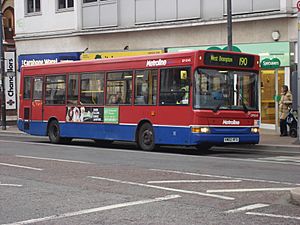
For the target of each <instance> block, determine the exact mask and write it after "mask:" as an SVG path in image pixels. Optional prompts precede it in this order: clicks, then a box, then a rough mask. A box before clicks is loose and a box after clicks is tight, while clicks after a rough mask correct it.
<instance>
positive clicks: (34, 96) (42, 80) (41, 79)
mask: <svg viewBox="0 0 300 225" xmlns="http://www.w3.org/2000/svg"><path fill="white" fill-rule="evenodd" d="M32 80H33V82H32V83H33V84H32V100H33V101H35V100H40V101H41V100H43V97H44V93H43V90H44V77H43V76H34V77H33V79H32ZM36 80H40V81H41V82H42V84H41V85H42V86H41V91H40V92H41V93H39V95H38V97H36V89H35V88H36V86H35V85H36V83H37V82H36Z"/></svg>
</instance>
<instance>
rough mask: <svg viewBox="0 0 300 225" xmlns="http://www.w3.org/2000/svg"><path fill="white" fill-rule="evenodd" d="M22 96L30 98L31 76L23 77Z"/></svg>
mask: <svg viewBox="0 0 300 225" xmlns="http://www.w3.org/2000/svg"><path fill="white" fill-rule="evenodd" d="M23 98H24V99H30V98H31V78H30V77H24V86H23Z"/></svg>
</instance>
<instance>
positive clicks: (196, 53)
mask: <svg viewBox="0 0 300 225" xmlns="http://www.w3.org/2000/svg"><path fill="white" fill-rule="evenodd" d="M205 53H211V54H213V53H214V54H223V55H228V56H232V55H239V56H250V57H253V58H254V59H255V61H257V60H258V61H259V56H258V55H254V54H248V53H237V52H230V51H217V50H187V51H182V52H175V53H162V54H151V55H141V56H125V57H119V58H108V59H93V60H81V61H64V62H59V63H54V64H40V65H30V66H22V67H21V71H22V73H24V72H26V73H27V72H28V73H30V71H33V70H34V71H36V70H41V71H40V72H41V74H43V72H42V71H44V70H45V69H47V70H49V69H55V68H57V69H58V68H61V69H63V68H64V69H65V68H66V67H68V68H76V67H77V66H83V67H86V66H91V67H93V66H97V65H98V66H99V65H106V64H115V63H116V64H117V63H121V64H124V63H125V64H126V63H128V64H127V66H128V67H129V68H131V69H134V68H136V67H141V66H138V62H147V61H149V60H168V59H170V60H171V59H175V58H180V59H187V58H189V59H191V60H190V61H187V62H186V63H188V62H189V64H191V63H193V62H194V60H195V59H197V58H199V57H201V56H202V57H204V54H205ZM133 62H134V64H133ZM180 62H181V63H182V64H183V61H178V62H177V64H180ZM144 64H145V63H144ZM154 64H155V63H154ZM157 64H158V65H156V64H155V65H156V66H151V64H150V66H149V67H151V68H155V67H157V66H161V65H162V66H166V65H164V62H161V63H160V61H159V62H157ZM160 64H161V65H160ZM175 65H176V63H174V62H173V65H172V66H175ZM168 66H170V65H168ZM144 67H147V66H144ZM206 67H216V66H214V65H209V66H206ZM218 67H220V66H218ZM223 67H224V66H223ZM229 67H230V66H229ZM258 67H259V65H258V66H257V65H256V64H254V66H253V67H252V68H247V69H248V70H258V69H259V68H258ZM241 69H242V68H241ZM72 70H74V69H70V71H69V70H68V72H72ZM47 73H49V71H48V72H47Z"/></svg>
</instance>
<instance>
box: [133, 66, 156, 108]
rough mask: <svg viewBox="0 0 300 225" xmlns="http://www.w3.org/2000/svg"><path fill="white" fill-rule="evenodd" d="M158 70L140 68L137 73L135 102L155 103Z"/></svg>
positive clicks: (137, 103) (140, 103)
mask: <svg viewBox="0 0 300 225" xmlns="http://www.w3.org/2000/svg"><path fill="white" fill-rule="evenodd" d="M157 73H158V72H157V70H139V71H136V73H135V87H134V93H135V96H134V104H136V105H155V104H156V95H157Z"/></svg>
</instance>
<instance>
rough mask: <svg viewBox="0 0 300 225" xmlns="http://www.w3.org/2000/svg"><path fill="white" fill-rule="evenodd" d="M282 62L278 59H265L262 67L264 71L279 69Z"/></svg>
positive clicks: (261, 64)
mask: <svg viewBox="0 0 300 225" xmlns="http://www.w3.org/2000/svg"><path fill="white" fill-rule="evenodd" d="M280 64H281V63H280V60H279V59H278V58H273V59H269V58H265V59H263V60H262V61H261V63H260V66H261V68H263V69H277V68H279V67H280Z"/></svg>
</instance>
